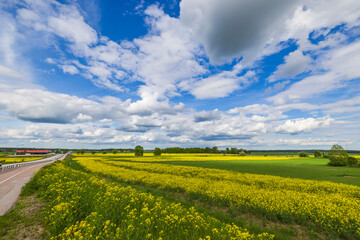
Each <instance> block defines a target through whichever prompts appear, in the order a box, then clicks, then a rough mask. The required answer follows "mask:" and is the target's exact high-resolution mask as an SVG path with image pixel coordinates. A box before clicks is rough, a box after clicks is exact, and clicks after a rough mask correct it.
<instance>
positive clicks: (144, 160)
mask: <svg viewBox="0 0 360 240" xmlns="http://www.w3.org/2000/svg"><path fill="white" fill-rule="evenodd" d="M264 159H267V160H264ZM327 161H328V160H327V159H322V158H313V157H312V158H304V159H299V158H298V157H297V156H289V157H286V156H280V157H276V156H271V157H264V156H255V157H254V156H245V157H239V156H235V155H226V156H223V155H214V154H171V155H170V156H169V155H168V154H167V155H165V154H163V156H161V157H154V156H153V155H152V154H145V156H143V157H135V156H134V155H133V154H128V153H127V154H110V153H108V154H87V153H85V154H74V155H73V156H71V157H68V158H67V159H66V160H65V161H62V162H59V163H56V164H52V165H50V166H48V167H45V168H43V169H42V170H41V171H40V172H39V173H38V174H37V175H36V176H35V178H34V179H33V180H32V181H31V182H30V183H29V184H28V185H27V186H26V189H25V190H26V191H28V192H29V191H30V192H36V193H37V194H38V195H39V196H40V198H41V199H42V200H43V201H45V202H46V203H47V204H46V207H45V208H44V210H43V215H44V216H45V217H44V219H45V220H44V221H45V223H44V224H45V226H46V227H45V228H46V229H47V235H46V236H47V237H45V238H49V239H50V238H51V239H359V238H360V187H359V186H356V185H359V184H356V181H354V183H352V182H348V184H342V183H337V182H339V181H337V180H336V179H335V178H334V179H335V180H334V181H333V180H332V178H331V177H330V176H329V175H328V169H331V168H333V167H328V166H326V163H327ZM290 169H296V170H293V171H290ZM310 169H313V171H312V172H311V171H310ZM335 169H339V171H341V174H343V172H345V173H347V174H352V176H355V175H356V174H357V175H356V176H358V174H359V172H360V168H349V167H344V168H335ZM301 172H302V174H301ZM315 173H317V175H316V174H315ZM285 176H286V177H285ZM316 176H318V177H317V178H316ZM312 178H313V179H318V180H306V179H312ZM320 179H321V180H327V181H319V180H320ZM345 179H347V180H356V178H345ZM5 216H6V215H5ZM0 223H1V217H0ZM1 234H3V233H2V232H1V231H0V237H1ZM95 236H97V237H99V238H95Z"/></svg>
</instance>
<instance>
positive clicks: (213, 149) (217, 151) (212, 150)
mask: <svg viewBox="0 0 360 240" xmlns="http://www.w3.org/2000/svg"><path fill="white" fill-rule="evenodd" d="M211 152H212V153H219V149H218V148H217V147H216V146H215V147H213V148H212V149H211Z"/></svg>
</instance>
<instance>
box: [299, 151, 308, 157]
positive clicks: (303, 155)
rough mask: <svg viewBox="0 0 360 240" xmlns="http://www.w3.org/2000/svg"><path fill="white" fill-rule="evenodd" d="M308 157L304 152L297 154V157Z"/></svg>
mask: <svg viewBox="0 0 360 240" xmlns="http://www.w3.org/2000/svg"><path fill="white" fill-rule="evenodd" d="M308 156H309V155H308V154H307V153H306V152H304V151H302V152H300V153H299V157H308Z"/></svg>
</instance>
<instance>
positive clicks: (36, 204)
mask: <svg viewBox="0 0 360 240" xmlns="http://www.w3.org/2000/svg"><path fill="white" fill-rule="evenodd" d="M44 205H45V202H43V201H42V200H40V198H38V197H37V195H36V193H35V192H30V191H29V187H27V186H25V187H24V188H23V191H22V193H21V196H20V198H19V200H18V201H17V202H16V204H15V206H14V208H12V209H11V210H10V211H9V212H7V213H6V214H5V215H3V216H0V226H1V227H0V239H2V240H21V239H24V240H25V239H48V233H47V229H46V227H45V224H44V217H45V214H44V212H43V211H42V210H41V209H42V207H43V206H44Z"/></svg>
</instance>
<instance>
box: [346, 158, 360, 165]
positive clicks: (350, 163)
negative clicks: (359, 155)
mask: <svg viewBox="0 0 360 240" xmlns="http://www.w3.org/2000/svg"><path fill="white" fill-rule="evenodd" d="M347 160H348V161H347V162H348V164H349V165H350V166H355V165H357V164H358V163H359V161H358V160H357V159H356V158H354V157H348V159H347Z"/></svg>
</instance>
